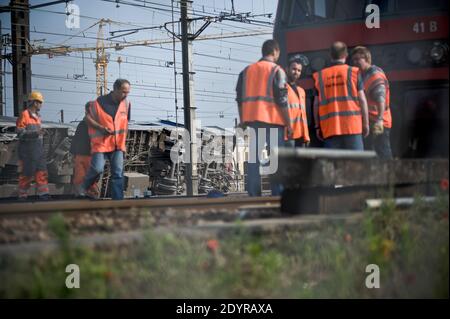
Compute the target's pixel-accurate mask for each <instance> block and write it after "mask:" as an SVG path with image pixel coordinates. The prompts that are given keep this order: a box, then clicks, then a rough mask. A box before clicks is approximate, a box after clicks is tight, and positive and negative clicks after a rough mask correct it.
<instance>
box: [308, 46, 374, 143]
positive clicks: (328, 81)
mask: <svg viewBox="0 0 450 319" xmlns="http://www.w3.org/2000/svg"><path fill="white" fill-rule="evenodd" d="M347 56H348V53H347V46H346V44H345V43H343V42H340V41H337V42H335V43H333V45H332V46H331V48H330V57H331V59H332V61H331V66H329V67H327V68H325V69H323V70H320V71H318V72H316V73H314V74H313V78H314V84H315V88H316V93H317V94H316V96H315V98H314V122H315V129H316V135H317V138H318V139H319V140H322V141H323V142H324V147H325V148H337V149H349V150H360V151H362V150H364V144H363V138H362V137H363V136H364V137H366V136H367V135H368V134H369V120H368V113H367V101H366V96H365V94H364V87H363V85H362V80H361V77H360V76H359V75H358V69H357V68H352V67H351V66H349V65H347V64H346V63H345V62H346V59H347Z"/></svg>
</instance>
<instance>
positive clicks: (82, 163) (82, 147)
mask: <svg viewBox="0 0 450 319" xmlns="http://www.w3.org/2000/svg"><path fill="white" fill-rule="evenodd" d="M85 109H86V112H88V111H89V102H88V103H86V105H85ZM70 152H71V153H72V155H73V176H72V185H73V187H74V191H75V194H78V193H79V188H80V186H81V183H83V181H84V177H85V176H86V173H87V171H88V169H89V166H90V164H91V142H90V139H89V132H88V124H87V121H86V117H85V118H83V120H82V121H81V122H80V123H79V124H78V126H77V129H76V131H75V135H74V136H73V138H72V143H71V145H70ZM97 182H98V180H95V181H94V182H93V183H92V184H91V186H89V188H88V189H87V192H86V193H87V194H88V196H89V197H91V198H98V197H99V193H100V192H99V189H98V186H97Z"/></svg>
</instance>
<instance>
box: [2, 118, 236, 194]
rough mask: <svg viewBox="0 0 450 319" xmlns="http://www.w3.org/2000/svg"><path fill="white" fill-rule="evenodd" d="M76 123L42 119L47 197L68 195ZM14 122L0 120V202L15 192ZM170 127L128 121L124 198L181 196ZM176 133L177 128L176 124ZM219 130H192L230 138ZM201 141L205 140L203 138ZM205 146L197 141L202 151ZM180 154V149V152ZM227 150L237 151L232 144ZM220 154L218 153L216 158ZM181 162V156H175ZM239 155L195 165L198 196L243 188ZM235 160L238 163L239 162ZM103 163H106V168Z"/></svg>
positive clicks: (105, 187)
mask: <svg viewBox="0 0 450 319" xmlns="http://www.w3.org/2000/svg"><path fill="white" fill-rule="evenodd" d="M76 125H77V123H70V124H61V123H53V122H46V121H43V124H42V127H43V128H44V129H45V131H46V133H45V135H44V150H45V153H46V156H47V169H48V173H49V188H50V194H51V195H61V196H71V195H72V192H73V190H72V185H71V180H72V175H73V160H72V154H71V153H70V145H71V141H72V137H73V135H74V133H75V129H76ZM15 127H16V118H14V117H0V198H11V197H16V196H17V189H18V178H19V172H18V158H17V146H18V138H17V134H16V132H15ZM176 127H177V126H176V125H175V123H173V122H170V121H157V122H149V123H139V124H136V123H131V124H130V126H129V132H128V135H127V142H126V146H127V152H126V154H125V160H124V177H125V184H124V192H125V197H145V196H153V195H156V196H163V195H183V194H185V193H186V192H185V181H184V163H183V161H182V160H180V161H178V163H174V162H173V161H172V160H171V157H170V152H171V150H172V148H173V147H174V145H175V144H176V143H177V139H176V136H177V134H176V133H175V134H173V133H172V132H173V131H175V130H176ZM178 130H179V131H180V132H181V130H182V126H180V125H179V129H178ZM230 134H231V132H227V131H225V130H223V129H219V130H218V129H211V128H204V129H202V130H199V131H198V134H197V135H198V136H197V138H199V140H200V141H201V140H204V141H205V140H208V139H209V138H210V137H211V135H214V136H216V137H217V138H220V139H225V136H226V135H228V136H230ZM205 137H206V139H205ZM204 146H205V143H204V142H203V145H202V148H203V147H204ZM181 152H182V150H181ZM233 152H234V155H236V152H237V149H236V148H235V143H233ZM224 155H225V150H224V149H222V150H221V151H220V152H219V157H220V156H224ZM180 158H182V157H180ZM242 158H243V156H240V157H239V156H237V157H236V156H233V161H232V163H231V164H226V163H224V162H223V161H220V160H219V161H216V162H210V163H204V162H202V161H200V162H199V163H198V164H197V171H198V175H199V189H198V192H199V194H202V193H203V194H205V193H208V192H209V191H211V190H219V191H221V192H224V193H227V192H236V191H241V190H243V173H242V172H243V162H242ZM239 159H241V160H240V161H241V163H239ZM106 165H108V163H107V164H106ZM109 179H110V178H109V170H108V167H106V168H105V173H104V175H103V176H102V177H101V180H100V181H99V187H100V197H102V198H105V197H109V195H110V190H109V184H110V183H109ZM35 192H36V190H35V188H34V186H32V187H31V188H30V190H29V196H33V195H35Z"/></svg>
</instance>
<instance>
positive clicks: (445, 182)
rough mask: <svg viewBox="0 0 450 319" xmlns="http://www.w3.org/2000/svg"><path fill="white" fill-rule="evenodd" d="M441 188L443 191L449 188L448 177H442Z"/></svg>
mask: <svg viewBox="0 0 450 319" xmlns="http://www.w3.org/2000/svg"><path fill="white" fill-rule="evenodd" d="M441 189H442V190H443V191H446V190H448V179H447V178H443V179H441Z"/></svg>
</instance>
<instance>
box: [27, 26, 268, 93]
mask: <svg viewBox="0 0 450 319" xmlns="http://www.w3.org/2000/svg"><path fill="white" fill-rule="evenodd" d="M111 22H112V21H111V20H110V19H100V20H99V21H97V22H96V23H94V24H93V25H91V26H90V27H88V28H86V29H84V30H82V31H80V32H79V33H77V34H76V35H73V36H71V37H69V38H68V39H66V40H65V41H64V42H67V41H68V40H70V39H71V38H73V37H74V36H77V35H79V34H82V33H83V32H85V31H86V30H88V29H90V28H92V27H94V26H96V25H97V24H98V31H97V44H96V46H95V47H83V48H80V47H78V48H77V47H71V46H69V45H62V44H61V45H59V46H55V47H50V48H43V47H31V52H30V53H29V54H30V55H38V54H48V55H66V54H68V53H70V52H86V51H95V52H96V58H95V61H94V62H95V70H96V93H97V96H100V95H103V94H106V93H107V92H108V85H107V84H108V81H107V74H108V73H107V67H108V62H109V54H107V53H106V49H115V50H121V49H124V48H126V47H133V46H150V45H155V44H163V43H171V42H172V41H173V40H172V39H169V38H167V39H155V40H140V41H130V42H128V43H123V44H122V43H115V44H108V45H105V43H104V33H103V28H104V26H105V25H106V24H108V23H111ZM269 33H271V31H266V30H255V31H245V32H233V33H222V34H209V35H203V36H199V37H197V40H213V39H224V38H235V37H247V36H255V35H263V34H269ZM64 42H63V43H64ZM117 62H118V63H119V67H120V63H122V62H123V61H122V59H120V58H119V59H118V61H117Z"/></svg>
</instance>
